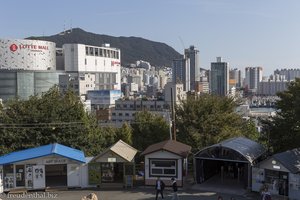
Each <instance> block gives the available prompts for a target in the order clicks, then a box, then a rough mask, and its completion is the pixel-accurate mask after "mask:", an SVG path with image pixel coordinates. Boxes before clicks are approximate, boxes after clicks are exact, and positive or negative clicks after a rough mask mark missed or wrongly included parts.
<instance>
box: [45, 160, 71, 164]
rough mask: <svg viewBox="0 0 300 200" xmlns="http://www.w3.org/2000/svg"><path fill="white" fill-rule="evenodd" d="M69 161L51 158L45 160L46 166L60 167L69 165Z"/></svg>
mask: <svg viewBox="0 0 300 200" xmlns="http://www.w3.org/2000/svg"><path fill="white" fill-rule="evenodd" d="M67 162H68V159H66V158H50V159H44V164H45V165H58V164H67Z"/></svg>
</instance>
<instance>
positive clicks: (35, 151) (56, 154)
mask: <svg viewBox="0 0 300 200" xmlns="http://www.w3.org/2000/svg"><path fill="white" fill-rule="evenodd" d="M85 162H86V160H85V156H84V153H83V152H82V151H80V150H77V149H73V148H70V147H67V146H64V145H61V144H57V143H55V144H48V145H44V146H40V147H36V148H30V149H25V150H21V151H17V152H12V153H9V154H6V155H3V156H1V157H0V178H2V179H3V180H2V182H3V186H2V187H1V186H0V192H2V191H12V190H21V189H22V190H37V189H47V188H48V187H66V188H67V187H80V186H81V180H80V166H81V165H82V164H84V163H85Z"/></svg>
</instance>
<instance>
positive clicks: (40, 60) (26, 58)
mask: <svg viewBox="0 0 300 200" xmlns="http://www.w3.org/2000/svg"><path fill="white" fill-rule="evenodd" d="M55 54H56V51H55V43H53V42H48V41H41V40H19V39H0V69H8V70H44V71H45V70H55V65H56V57H55Z"/></svg>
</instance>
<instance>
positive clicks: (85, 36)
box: [27, 28, 180, 66]
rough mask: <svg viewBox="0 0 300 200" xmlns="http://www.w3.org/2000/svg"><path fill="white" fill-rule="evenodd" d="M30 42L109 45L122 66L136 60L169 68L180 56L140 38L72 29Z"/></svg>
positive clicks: (163, 46) (168, 47) (167, 47)
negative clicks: (116, 53) (119, 56)
mask: <svg viewBox="0 0 300 200" xmlns="http://www.w3.org/2000/svg"><path fill="white" fill-rule="evenodd" d="M27 39H31V40H46V41H51V42H55V43H56V46H57V47H62V45H63V44H67V43H80V44H86V45H93V46H102V45H103V44H105V43H109V44H110V46H111V47H116V48H119V49H121V62H122V65H123V66H126V65H128V64H130V63H135V61H137V60H144V61H147V62H150V64H151V65H154V66H171V64H172V60H173V59H174V58H179V57H180V54H179V53H178V52H177V51H175V50H174V49H173V48H172V47H170V46H168V45H167V44H164V43H160V42H154V41H150V40H146V39H143V38H140V37H113V36H109V35H99V34H95V33H90V32H86V31H84V30H82V29H80V28H74V29H72V30H68V31H65V32H62V33H59V34H56V35H52V36H43V37H34V36H32V37H29V38H27Z"/></svg>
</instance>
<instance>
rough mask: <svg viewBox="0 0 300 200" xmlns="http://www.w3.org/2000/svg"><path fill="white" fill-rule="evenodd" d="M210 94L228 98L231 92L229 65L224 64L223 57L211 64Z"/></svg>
mask: <svg viewBox="0 0 300 200" xmlns="http://www.w3.org/2000/svg"><path fill="white" fill-rule="evenodd" d="M210 92H211V94H215V95H220V96H226V95H228V92H229V65H228V63H227V62H222V58H221V57H217V62H213V63H211V72H210Z"/></svg>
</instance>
